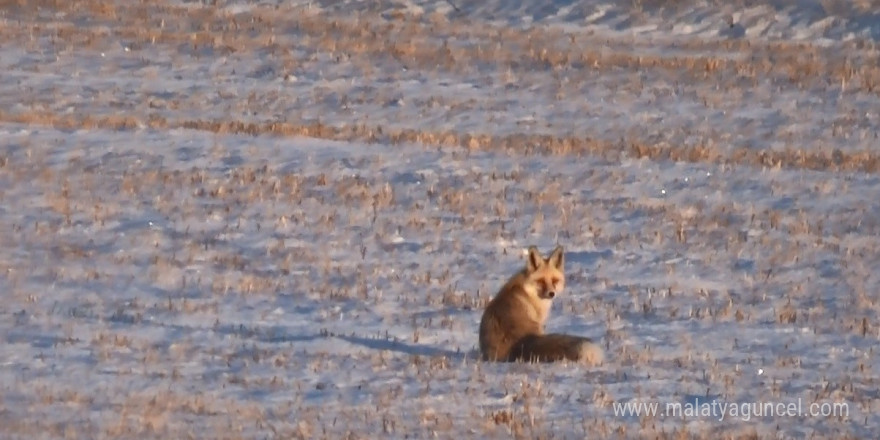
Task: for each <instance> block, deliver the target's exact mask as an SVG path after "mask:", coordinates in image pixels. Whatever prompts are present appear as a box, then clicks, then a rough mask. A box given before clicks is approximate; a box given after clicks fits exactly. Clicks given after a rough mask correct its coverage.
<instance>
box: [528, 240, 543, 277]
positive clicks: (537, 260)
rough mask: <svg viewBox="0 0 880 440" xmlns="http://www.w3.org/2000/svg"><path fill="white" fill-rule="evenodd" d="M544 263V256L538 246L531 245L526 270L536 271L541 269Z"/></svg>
mask: <svg viewBox="0 0 880 440" xmlns="http://www.w3.org/2000/svg"><path fill="white" fill-rule="evenodd" d="M543 265H544V257H542V256H541V253H540V252H538V248H537V247H535V246H529V257H528V258H527V259H526V271H527V272H529V273H531V272H534V271H536V270H538V269H540V268H541V266H543Z"/></svg>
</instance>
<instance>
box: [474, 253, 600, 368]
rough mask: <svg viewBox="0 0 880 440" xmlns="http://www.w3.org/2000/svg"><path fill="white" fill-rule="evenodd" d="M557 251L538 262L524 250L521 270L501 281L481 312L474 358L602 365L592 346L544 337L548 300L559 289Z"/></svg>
mask: <svg viewBox="0 0 880 440" xmlns="http://www.w3.org/2000/svg"><path fill="white" fill-rule="evenodd" d="M564 262H565V256H564V255H563V249H562V246H557V247H556V249H555V250H554V251H553V253H551V254H550V257H549V258H546V259H545V258H544V257H542V256H541V254H540V253H539V252H538V248H536V247H535V246H531V247H529V255H528V259H527V261H526V267H525V269H523V270H521V271H520V272H519V273H517V274H516V275H514V276H513V277H511V278H510V280H508V281H507V283H506V284H505V285H504V287H502V288H501V290H500V291H499V292H498V294H497V295H495V298H493V299H492V301H490V302H489V305H488V306H486V310H485V311H484V312H483V319H482V320H481V321H480V352H481V353H482V356H483V359H485V360H490V361H507V362H513V361H527V362H534V361H540V362H553V361H558V360H562V359H568V360H571V361H577V362H584V363H587V364H590V365H597V364H600V363H602V361H603V359H604V355H603V353H602V349H601V348H600V347H599V346H598V345H596V344H595V343H594V342H593V341H592V340H590V339H588V338H583V337H580V336H572V335H565V334H560V333H551V334H544V323H545V322H547V317H548V315H549V314H550V306H551V304H552V300H553V298H554V297H556V295H557V294H559V293H561V292H562V289H563V288H564V287H565V274H564V272H563V264H564Z"/></svg>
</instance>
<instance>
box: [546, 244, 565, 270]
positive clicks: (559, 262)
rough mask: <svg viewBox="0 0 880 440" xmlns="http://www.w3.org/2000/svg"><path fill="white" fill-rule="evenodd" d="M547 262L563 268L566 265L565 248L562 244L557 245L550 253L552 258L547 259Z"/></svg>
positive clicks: (560, 268)
mask: <svg viewBox="0 0 880 440" xmlns="http://www.w3.org/2000/svg"><path fill="white" fill-rule="evenodd" d="M547 263H548V264H550V265H551V266H553V267H555V268H557V269H559V270H562V266H563V265H565V250H564V249H563V248H562V246H556V249H554V250H553V253H552V254H550V258H548V259H547Z"/></svg>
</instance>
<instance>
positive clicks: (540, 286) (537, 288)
mask: <svg viewBox="0 0 880 440" xmlns="http://www.w3.org/2000/svg"><path fill="white" fill-rule="evenodd" d="M564 263H565V256H564V255H563V250H562V246H556V249H554V250H553V252H552V253H551V254H550V256H549V257H547V258H544V257H543V256H541V253H540V252H538V248H537V247H535V246H530V247H529V256H528V259H527V260H526V268H525V271H524V272H523V274H524V275H525V288H526V290H527V291H529V293H531V294H533V295H535V296H537V297H538V298H540V299H553V298H554V297H555V296H556V294H558V293H560V292H562V289H564V288H565V273H564V272H563V267H562V266H563V264H564Z"/></svg>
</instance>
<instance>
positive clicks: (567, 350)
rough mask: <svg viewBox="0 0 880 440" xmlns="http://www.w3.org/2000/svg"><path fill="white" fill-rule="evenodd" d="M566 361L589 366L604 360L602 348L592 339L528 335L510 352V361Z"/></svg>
mask: <svg viewBox="0 0 880 440" xmlns="http://www.w3.org/2000/svg"><path fill="white" fill-rule="evenodd" d="M563 359H568V360H570V361H575V362H584V363H587V364H590V365H598V364H601V363H602V361H603V360H604V359H605V356H604V354H603V353H602V348H601V347H599V345H597V344H596V343H595V342H593V340H592V339H589V338H583V337H580V336H572V335H565V334H561V333H551V334H547V335H528V336H525V337H523V338H522V339H520V340H519V341H517V343H516V344H515V345H514V346H513V349H512V350H511V351H510V359H509V360H510V361H526V362H554V361H560V360H563Z"/></svg>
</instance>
